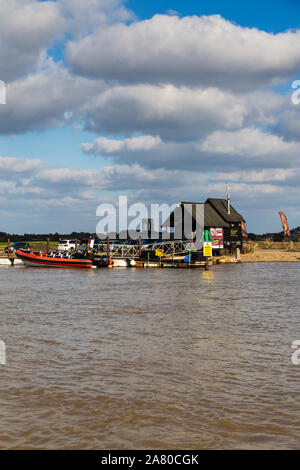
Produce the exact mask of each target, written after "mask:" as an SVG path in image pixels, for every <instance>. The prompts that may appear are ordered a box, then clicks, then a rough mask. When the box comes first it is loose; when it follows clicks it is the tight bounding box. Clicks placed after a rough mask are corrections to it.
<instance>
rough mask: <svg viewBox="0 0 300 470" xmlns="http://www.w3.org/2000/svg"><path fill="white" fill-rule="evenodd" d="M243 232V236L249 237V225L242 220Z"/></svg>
mask: <svg viewBox="0 0 300 470" xmlns="http://www.w3.org/2000/svg"><path fill="white" fill-rule="evenodd" d="M242 234H243V238H248V232H247V227H246V224H245V222H244V221H242Z"/></svg>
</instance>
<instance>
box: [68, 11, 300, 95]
mask: <svg viewBox="0 0 300 470" xmlns="http://www.w3.org/2000/svg"><path fill="white" fill-rule="evenodd" d="M275 51H276V52H275ZM66 57H67V62H68V65H69V66H70V67H71V68H72V69H73V71H74V72H75V73H77V74H81V75H84V76H88V77H93V78H104V79H110V80H117V81H119V82H120V81H124V82H131V83H138V82H151V83H155V82H156V83H174V84H185V85H187V84H190V85H197V86H199V85H205V86H217V87H219V88H221V87H226V88H228V87H229V88H231V89H235V90H237V89H239V90H249V89H255V88H257V87H267V86H269V85H272V84H276V83H279V82H282V81H284V80H287V79H288V78H289V77H293V75H294V74H295V73H297V71H298V69H299V61H300V32H299V31H296V32H292V31H287V32H285V33H279V34H271V33H266V32H264V31H260V30H258V29H256V28H246V27H241V26H238V25H235V24H233V23H231V22H230V21H227V20H225V19H223V18H222V17H221V16H219V15H213V16H201V17H199V16H190V17H184V18H178V17H177V16H169V15H155V16H154V17H153V18H152V19H150V20H145V21H137V22H133V23H132V24H130V25H128V26H126V25H124V24H116V25H113V26H111V27H110V28H105V29H102V30H99V31H97V32H95V33H94V34H91V35H87V36H86V37H84V38H82V39H80V40H78V41H73V42H70V43H69V44H68V46H67V56H66Z"/></svg>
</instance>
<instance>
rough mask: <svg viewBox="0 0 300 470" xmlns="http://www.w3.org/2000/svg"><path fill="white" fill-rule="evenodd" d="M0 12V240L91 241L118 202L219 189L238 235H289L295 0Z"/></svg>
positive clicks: (294, 146) (298, 11)
mask: <svg viewBox="0 0 300 470" xmlns="http://www.w3.org/2000/svg"><path fill="white" fill-rule="evenodd" d="M0 8H1V12H2V14H1V17H0V80H1V81H2V82H0V85H1V83H2V87H1V86H0V102H1V96H2V101H3V83H5V84H6V100H5V101H6V102H5V104H4V103H1V104H0V214H1V229H0V231H6V232H10V233H38V232H39V233H54V232H60V233H70V232H72V231H90V232H94V231H95V228H96V224H97V222H98V218H97V217H96V209H97V206H98V205H99V204H102V203H112V204H117V202H118V197H119V196H123V195H127V196H128V201H129V203H134V202H144V203H145V204H147V205H149V204H151V203H159V204H163V203H167V204H173V203H176V202H178V201H181V200H184V201H199V202H204V201H205V200H206V199H207V198H208V197H225V191H226V189H225V188H226V185H229V186H230V192H231V201H232V204H233V206H234V207H235V208H236V209H237V210H238V211H239V212H240V213H241V214H242V215H243V216H244V218H245V220H246V223H247V227H248V231H249V232H255V233H265V232H273V231H280V230H281V223H280V218H279V216H278V211H283V212H285V213H286V215H287V217H288V220H289V224H290V227H296V226H298V225H300V203H299V199H300V198H299V176H300V93H299V96H298V95H297V88H294V89H293V88H292V84H293V82H294V81H295V80H300V24H299V23H300V2H299V1H296V0H286V1H279V0H273V1H270V0H267V1H259V2H258V1H256V0H254V1H252V2H248V3H247V4H245V2H240V1H239V2H238V1H214V2H208V1H188V0H187V1H184V2H183V1H181V0H173V1H169V0H160V1H158V0H152V1H151V2H142V1H140V0H128V1H122V0H84V1H83V0H56V1H38V0H0ZM297 86H300V82H299V84H298V85H297ZM1 93H2V95H1ZM298 101H299V103H298Z"/></svg>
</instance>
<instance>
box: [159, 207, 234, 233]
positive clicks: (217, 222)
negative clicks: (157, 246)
mask: <svg viewBox="0 0 300 470" xmlns="http://www.w3.org/2000/svg"><path fill="white" fill-rule="evenodd" d="M184 205H185V206H186V210H187V211H188V212H189V213H190V214H192V215H193V218H194V219H195V216H196V214H197V212H196V210H195V206H196V205H202V206H204V226H205V227H220V228H222V227H229V224H228V223H227V222H226V221H225V220H224V219H223V218H222V217H221V216H220V215H219V214H218V212H217V211H216V210H215V209H214V208H213V207H212V206H211V204H208V203H203V202H184V201H182V202H180V203H179V204H178V206H177V207H176V208H175V209H174V211H173V212H172V213H171V214H170V216H169V217H168V218H167V219H166V220H165V221H164V223H163V224H162V226H163V227H174V213H175V214H176V213H177V212H178V211H180V214H181V211H182V208H183V206H184ZM180 214H179V215H180ZM200 214H201V215H202V214H203V213H202V212H200V213H199V215H200ZM198 222H200V224H202V221H198Z"/></svg>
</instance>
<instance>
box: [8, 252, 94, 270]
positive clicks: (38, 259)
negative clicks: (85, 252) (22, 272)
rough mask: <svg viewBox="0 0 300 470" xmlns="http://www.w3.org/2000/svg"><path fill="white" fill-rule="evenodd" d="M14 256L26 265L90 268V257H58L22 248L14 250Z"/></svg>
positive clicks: (91, 265)
mask: <svg viewBox="0 0 300 470" xmlns="http://www.w3.org/2000/svg"><path fill="white" fill-rule="evenodd" d="M16 256H17V257H18V258H19V259H21V260H22V261H23V262H24V264H25V265H26V266H37V267H46V268H48V267H53V268H92V267H93V262H92V260H91V259H77V258H60V257H52V256H48V255H47V254H43V253H42V254H40V253H33V252H30V253H27V252H25V251H22V250H17V251H16Z"/></svg>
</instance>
